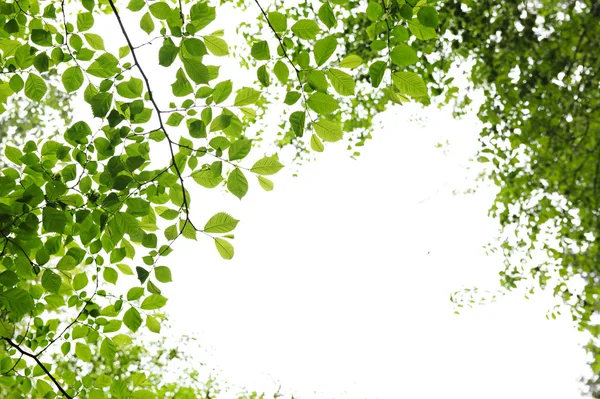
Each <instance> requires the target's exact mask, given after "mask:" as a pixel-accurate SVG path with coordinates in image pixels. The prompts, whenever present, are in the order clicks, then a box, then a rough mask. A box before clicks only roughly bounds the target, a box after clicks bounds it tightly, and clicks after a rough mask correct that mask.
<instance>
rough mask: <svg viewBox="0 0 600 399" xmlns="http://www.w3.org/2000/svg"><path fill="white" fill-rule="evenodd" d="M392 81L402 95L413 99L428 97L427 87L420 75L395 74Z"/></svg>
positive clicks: (411, 73)
mask: <svg viewBox="0 0 600 399" xmlns="http://www.w3.org/2000/svg"><path fill="white" fill-rule="evenodd" d="M392 81H393V82H394V85H395V86H396V87H397V88H398V90H399V91H400V93H401V94H406V95H408V96H411V97H412V98H420V97H427V87H426V86H425V82H423V79H421V77H420V76H419V75H417V74H416V73H414V72H395V73H393V74H392Z"/></svg>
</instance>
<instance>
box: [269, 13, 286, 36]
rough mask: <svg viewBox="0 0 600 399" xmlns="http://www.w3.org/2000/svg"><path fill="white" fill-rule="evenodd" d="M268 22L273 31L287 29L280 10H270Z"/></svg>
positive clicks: (284, 18)
mask: <svg viewBox="0 0 600 399" xmlns="http://www.w3.org/2000/svg"><path fill="white" fill-rule="evenodd" d="M268 15H269V22H271V26H272V27H273V30H275V32H284V31H285V30H287V18H286V17H285V15H283V14H282V13H280V12H277V11H272V12H270V13H269V14H268Z"/></svg>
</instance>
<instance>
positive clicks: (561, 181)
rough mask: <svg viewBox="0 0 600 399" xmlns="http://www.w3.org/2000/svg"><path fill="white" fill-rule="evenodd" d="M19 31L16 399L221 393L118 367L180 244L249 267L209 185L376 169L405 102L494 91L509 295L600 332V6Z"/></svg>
mask: <svg viewBox="0 0 600 399" xmlns="http://www.w3.org/2000/svg"><path fill="white" fill-rule="evenodd" d="M235 13H243V15H244V16H246V18H245V19H243V20H241V22H240V23H239V24H236V25H235V26H233V27H232V26H230V24H228V19H230V18H232V16H233V15H235ZM248 16H251V17H252V18H254V19H248ZM0 27H1V28H0V112H4V113H3V114H2V115H0V117H1V118H4V119H3V120H4V121H8V122H6V123H3V124H2V128H0V137H3V136H6V137H7V136H8V135H11V136H12V135H13V134H14V132H15V131H22V132H23V133H24V134H22V135H21V136H20V137H22V139H17V140H13V141H12V142H11V143H6V144H5V150H4V154H5V158H6V166H3V167H2V169H1V173H0V248H2V249H1V255H0V257H1V259H0V336H1V337H2V339H3V341H2V342H3V343H2V348H1V349H0V374H1V376H0V381H1V384H2V386H3V389H5V391H4V393H6V395H5V397H7V398H20V397H23V396H27V397H44V398H52V397H61V396H62V397H66V398H74V397H80V398H91V399H101V398H129V397H133V398H157V397H158V398H163V397H164V398H167V397H176V398H188V397H189V398H194V397H202V393H201V392H198V391H196V392H194V391H190V390H189V389H187V387H184V386H177V385H175V386H172V387H170V388H168V389H167V390H165V388H164V386H162V385H161V384H158V383H157V380H156V378H154V379H153V378H151V377H150V376H148V375H145V376H144V378H141V376H140V375H139V373H140V372H142V371H140V370H135V369H136V368H137V367H140V364H141V363H140V361H139V359H138V360H135V359H136V358H128V359H134V360H128V361H129V362H130V363H133V366H132V367H131V368H132V369H131V370H128V371H127V372H122V373H118V372H115V370H114V365H115V364H117V363H115V362H119V361H121V362H122V361H123V360H122V357H121V356H122V354H127V353H132V352H131V351H132V350H133V349H132V348H135V344H134V343H132V339H131V336H133V335H134V334H135V333H136V332H138V331H139V330H142V329H145V330H147V331H149V332H151V333H155V334H161V323H162V322H163V320H164V318H165V315H164V314H163V312H162V308H163V307H164V305H165V304H166V303H167V300H168V299H167V298H166V297H165V296H164V295H163V294H162V291H161V288H160V287H161V284H167V283H171V270H170V268H169V267H168V266H166V261H165V257H166V256H168V255H169V253H170V252H171V251H172V250H173V244H174V242H175V241H176V240H178V239H181V238H186V239H191V240H196V239H208V240H212V241H213V242H214V245H215V249H216V251H218V253H219V254H220V255H221V256H222V257H223V258H224V259H231V258H232V257H233V255H234V247H233V244H232V241H233V240H234V235H233V232H234V230H235V228H236V226H237V224H238V222H239V221H238V220H237V219H235V218H234V217H233V216H231V215H229V214H228V213H226V212H225V211H226V210H224V211H223V212H218V213H216V214H215V215H214V216H212V217H210V218H209V219H208V220H198V219H197V217H194V209H196V207H199V206H201V205H200V204H199V203H196V202H193V199H192V197H191V196H190V190H189V189H188V188H189V187H190V185H192V184H196V185H199V186H200V187H202V188H205V189H219V188H226V189H227V190H228V191H229V192H230V193H231V194H233V195H234V196H236V197H237V198H239V199H242V198H243V197H244V196H245V195H246V193H247V192H248V190H249V186H250V185H258V186H260V187H261V188H262V189H264V190H266V191H270V190H273V188H274V182H273V181H272V180H271V179H272V177H271V176H272V175H275V174H276V173H277V172H279V171H280V170H281V169H282V168H283V167H284V163H286V161H285V160H284V159H285V156H286V154H289V153H290V152H291V153H292V154H293V159H294V160H295V161H301V160H303V159H309V158H311V157H313V156H314V154H315V153H319V152H323V151H325V150H326V149H327V147H328V146H330V145H340V144H339V143H338V144H334V143H336V142H340V141H341V142H344V145H347V146H348V149H349V151H350V154H351V156H354V157H356V156H359V155H360V147H361V146H363V145H365V143H366V141H367V140H368V139H370V138H371V137H372V136H373V132H374V125H373V121H374V117H375V115H377V114H378V113H380V112H382V111H384V110H385V109H386V108H387V107H389V106H393V105H395V104H402V103H404V102H408V101H416V102H419V103H421V104H423V105H424V106H427V105H430V104H438V105H445V104H452V105H453V106H455V109H456V112H457V115H460V114H461V113H463V112H466V110H467V109H468V108H469V107H470V104H471V97H473V96H476V95H478V94H477V93H482V94H483V97H484V101H483V105H482V106H481V107H480V108H479V110H478V115H479V117H480V119H481V120H482V121H483V122H484V126H485V127H484V130H483V131H482V133H481V138H480V141H481V146H482V149H481V152H480V154H479V161H481V162H486V163H489V164H490V167H489V171H490V172H489V176H488V177H489V178H491V179H492V180H493V181H494V182H495V183H496V184H497V185H498V187H499V193H498V196H497V198H496V202H495V203H494V204H493V205H492V209H491V211H492V213H493V214H494V215H496V216H497V217H498V219H499V221H500V223H501V225H502V228H503V230H504V232H505V233H506V234H505V236H504V237H505V241H504V242H503V244H502V246H501V248H500V249H501V250H503V251H504V252H505V254H506V269H505V271H504V272H503V273H502V275H501V279H502V284H503V285H504V286H505V287H506V288H507V289H510V288H514V287H516V286H517V285H519V284H523V283H525V284H528V282H530V283H531V284H533V285H536V284H537V285H539V286H541V287H546V286H551V287H552V288H553V289H554V292H555V294H556V295H557V296H558V297H559V298H561V299H563V300H564V301H565V303H566V304H567V305H568V306H570V309H571V310H572V314H573V318H574V320H575V321H576V322H577V323H578V324H579V325H580V326H581V328H583V329H586V330H587V331H589V332H591V333H592V335H593V336H594V337H598V334H600V330H598V326H597V325H595V324H594V323H593V321H592V315H593V314H594V312H595V311H596V310H597V309H598V308H599V306H600V304H599V302H598V301H600V299H598V292H597V289H598V288H597V270H598V268H597V266H596V264H595V262H596V260H597V257H598V253H600V252H599V251H600V246H599V244H598V238H597V237H598V236H599V234H600V232H599V231H598V228H599V227H598V226H600V224H599V221H598V211H597V208H598V206H597V204H596V201H597V193H596V185H597V184H598V179H599V170H600V167H599V165H600V153H599V151H598V149H599V147H598V140H599V138H600V136H599V134H600V132H599V125H598V90H597V89H598V80H597V79H598V78H597V76H596V73H597V72H596V69H597V68H595V66H596V65H597V64H598V63H597V61H598V60H597V58H598V54H597V51H594V50H595V48H594V47H595V45H596V42H597V40H598V37H600V35H599V33H600V32H599V30H600V5H599V4H598V3H597V2H596V1H588V0H586V1H570V0H569V1H547V0H541V1H537V2H519V3H514V2H500V1H493V0H491V1H490V0H487V1H476V0H462V1H459V0H448V1H446V2H443V3H442V4H437V2H436V1H434V0H432V1H427V0H370V1H352V0H325V1H305V2H289V1H285V2H284V1H274V2H271V3H270V4H269V3H268V2H266V1H264V2H261V1H259V0H253V1H244V0H236V1H227V0H221V1H220V2H210V1H204V0H202V1H187V0H179V1H170V0H157V1H153V2H146V1H144V0H130V1H123V0H81V1H78V0H61V1H52V0H44V1H42V0H39V1H38V0H14V1H12V0H11V1H7V0H0ZM221 28H223V29H221ZM107 32H110V40H108V38H107ZM115 37H118V38H119V39H118V40H113V39H114V38H115ZM465 65H468V66H469V70H470V72H469V75H468V80H469V87H468V88H467V89H466V90H462V91H461V89H460V88H459V87H458V86H457V85H455V84H454V80H455V77H454V76H453V75H452V74H453V69H452V68H453V67H456V66H459V67H464V66H465ZM73 101H75V102H79V103H83V104H86V105H85V112H79V111H78V112H76V113H75V114H73V115H71V112H70V110H69V106H68V104H70V103H72V102H73ZM44 104H46V105H47V106H46V107H44V106H43V105H44ZM50 108H53V109H55V110H57V111H58V113H59V115H58V117H60V118H62V119H63V120H64V124H65V127H64V128H63V127H61V126H54V125H52V124H51V123H49V121H48V118H47V117H46V114H45V113H44V112H45V111H44V110H46V109H50ZM71 117H72V118H73V119H72V120H71V119H70V118H71ZM52 118H54V119H56V118H57V115H54V116H53V117H52ZM11 129H13V130H11ZM57 131H58V132H57ZM40 134H41V135H42V136H43V137H40ZM11 138H12V137H11ZM3 140H4V139H3ZM165 154H166V155H165ZM287 162H291V160H288V161H287ZM515 237H516V238H515ZM536 251H537V252H542V253H545V254H546V255H547V257H546V258H547V260H544V262H543V264H534V263H533V262H534V259H539V258H536V257H535V256H534V253H535V252H536ZM546 258H544V259H546ZM575 278H582V279H583V280H584V281H585V288H584V289H583V291H581V292H576V290H575V288H572V286H571V280H574V279H575ZM132 345H133V346H132ZM589 350H590V351H591V353H592V354H593V355H595V356H596V357H598V356H600V351H599V350H598V349H597V346H596V345H595V344H594V342H592V344H590V347H589ZM59 353H60V354H61V355H62V356H61V357H60V359H57V358H56V356H57V354H59ZM59 356H60V355H59ZM52 359H54V360H52ZM599 359H600V358H599ZM128 364H129V363H128ZM92 366H93V368H94V372H93V374H89V375H86V370H90V367H92ZM591 366H592V369H593V370H594V372H595V373H596V374H598V371H599V370H600V361H598V360H596V359H595V360H594V361H593V362H592V365H591ZM74 370H75V371H74ZM99 370H100V371H99ZM153 375H154V376H156V375H160V374H153ZM597 383H598V381H595V380H592V381H590V386H591V391H592V394H596V393H595V392H596V390H597V388H596V387H595V386H596V384H597Z"/></svg>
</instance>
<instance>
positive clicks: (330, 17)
mask: <svg viewBox="0 0 600 399" xmlns="http://www.w3.org/2000/svg"><path fill="white" fill-rule="evenodd" d="M317 15H318V17H319V19H320V20H321V22H323V24H325V26H327V27H328V28H329V29H331V28H333V27H334V26H335V25H336V24H337V20H336V18H335V14H334V13H333V9H332V8H331V6H330V5H329V2H325V3H323V5H322V6H321V7H320V8H319V12H318V13H317Z"/></svg>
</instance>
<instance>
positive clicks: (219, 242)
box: [215, 238, 234, 260]
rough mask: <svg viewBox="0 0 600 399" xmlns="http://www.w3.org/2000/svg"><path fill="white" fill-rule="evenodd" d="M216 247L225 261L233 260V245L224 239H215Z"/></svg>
mask: <svg viewBox="0 0 600 399" xmlns="http://www.w3.org/2000/svg"><path fill="white" fill-rule="evenodd" d="M215 246H216V247H217V251H218V252H219V255H221V257H222V258H223V259H227V260H229V259H231V258H233V252H234V251H233V245H231V243H230V242H229V241H227V240H225V239H224V238H215Z"/></svg>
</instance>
